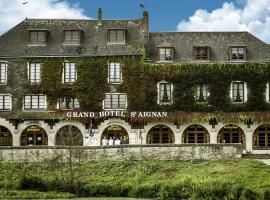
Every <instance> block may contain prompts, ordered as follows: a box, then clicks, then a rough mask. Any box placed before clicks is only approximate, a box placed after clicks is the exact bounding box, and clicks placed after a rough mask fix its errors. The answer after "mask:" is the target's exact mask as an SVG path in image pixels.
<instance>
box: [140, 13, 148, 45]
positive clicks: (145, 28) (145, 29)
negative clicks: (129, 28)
mask: <svg viewBox="0 0 270 200" xmlns="http://www.w3.org/2000/svg"><path fill="white" fill-rule="evenodd" d="M142 23H143V34H144V40H145V41H146V42H147V41H148V37H149V20H148V12H147V11H144V12H143V22H142Z"/></svg>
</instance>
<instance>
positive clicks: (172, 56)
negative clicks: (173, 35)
mask: <svg viewBox="0 0 270 200" xmlns="http://www.w3.org/2000/svg"><path fill="white" fill-rule="evenodd" d="M161 49H164V50H165V57H166V50H167V49H170V50H171V60H166V59H165V60H161V59H160V50H161ZM173 62H174V48H173V47H165V46H164V47H158V60H157V63H173Z"/></svg>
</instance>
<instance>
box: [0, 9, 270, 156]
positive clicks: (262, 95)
mask: <svg viewBox="0 0 270 200" xmlns="http://www.w3.org/2000/svg"><path fill="white" fill-rule="evenodd" d="M148 28H149V21H148V13H147V12H144V13H143V17H142V18H141V19H135V20H104V19H102V11H101V9H100V10H99V12H98V19H97V20H58V19H25V20H24V21H22V22H21V23H20V24H18V25H17V26H15V27H14V28H12V29H11V30H9V31H8V32H7V33H5V34H3V35H2V36H1V37H0V63H1V69H0V117H1V118H0V145H2V146H10V145H13V146H21V145H22V146H27V145H49V146H53V145H86V146H89V145H92V146H95V145H102V144H103V145H105V144H107V142H108V143H109V139H110V138H115V140H114V142H115V141H116V140H117V138H118V139H119V140H121V141H120V143H123V144H127V143H129V144H155V143H176V144H181V143H213V144H215V143H242V144H243V147H244V149H245V151H246V152H252V153H269V152H270V151H269V149H270V103H269V100H270V97H269V95H270V92H269V90H270V87H269V81H270V45H269V44H265V43H264V42H262V41H260V40H259V39H257V38H256V37H254V36H253V35H251V34H250V33H247V32H190V33H189V32H175V33H174V32H168V33H167V32H159V33H156V32H154V33H152V32H149V30H148ZM72 112H76V113H77V114H78V113H79V114H78V115H76V116H75V117H74V115H72V114H71V115H69V114H70V113H72ZM86 112H91V113H94V114H93V115H90V116H86V114H85V113H86ZM100 112H106V113H107V114H106V115H104V116H100V114H99V115H98V113H100ZM68 113H69V114H68ZM116 113H117V114H116ZM134 113H136V114H134Z"/></svg>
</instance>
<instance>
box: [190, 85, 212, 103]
mask: <svg viewBox="0 0 270 200" xmlns="http://www.w3.org/2000/svg"><path fill="white" fill-rule="evenodd" d="M200 85H205V86H206V97H205V101H198V99H199V98H198V97H199V96H198V95H197V87H198V86H200ZM195 89H196V91H195V96H194V98H195V101H196V103H207V100H208V97H209V96H210V92H209V85H208V84H196V88H195Z"/></svg>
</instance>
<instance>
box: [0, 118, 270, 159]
mask: <svg viewBox="0 0 270 200" xmlns="http://www.w3.org/2000/svg"><path fill="white" fill-rule="evenodd" d="M269 124H270V123H269ZM0 125H1V126H4V127H6V128H7V129H8V130H9V131H10V132H11V134H12V139H13V146H20V141H21V134H22V133H23V131H24V130H25V129H26V128H27V127H29V126H31V125H37V126H40V127H41V128H43V129H44V130H45V131H46V133H47V135H48V146H54V145H55V138H56V134H57V132H58V131H59V129H61V128H62V127H64V126H68V125H72V126H75V127H77V128H78V129H79V130H80V131H81V133H82V135H83V144H84V146H100V145H101V140H102V138H101V137H102V133H103V132H104V130H105V129H106V128H108V127H109V126H111V125H118V126H121V127H123V128H124V129H125V130H126V131H127V133H128V136H129V144H133V145H135V144H146V143H147V141H146V140H147V134H148V132H149V131H150V130H151V128H153V127H154V126H156V125H165V126H168V127H169V128H170V129H171V130H172V132H173V133H174V138H175V144H182V143H183V141H182V136H183V133H184V131H185V129H186V128H188V127H189V126H191V125H201V126H203V127H204V128H205V129H206V130H207V131H208V133H209V136H210V144H216V143H218V141H217V137H218V133H219V131H220V130H221V129H222V128H223V127H224V126H225V125H227V124H226V123H218V125H216V126H215V127H214V128H213V127H212V125H209V123H189V124H183V125H180V126H179V127H178V128H177V126H176V125H174V124H172V123H166V122H161V123H158V122H149V123H148V124H147V125H145V126H144V128H143V129H132V128H131V125H130V124H129V123H128V122H126V121H124V120H121V119H119V118H111V119H109V120H105V121H104V122H102V123H101V124H100V125H99V126H98V128H97V129H92V132H93V133H94V136H90V134H89V131H90V130H89V129H86V128H85V126H84V125H83V123H81V122H78V121H61V122H59V123H56V124H55V125H54V126H52V127H50V126H49V125H48V124H47V123H45V122H44V121H35V122H32V121H25V122H23V123H20V124H19V125H18V128H17V129H15V126H14V125H13V124H11V123H10V122H9V121H7V120H5V119H3V118H0ZM235 125H237V126H239V127H240V128H241V129H242V130H243V132H244V134H245V151H246V152H251V153H255V154H270V149H265V150H264V149H261V150H260V149H253V133H254V131H255V130H256V128H257V127H259V126H260V125H262V124H258V123H253V124H252V125H250V127H249V128H248V127H247V125H246V124H244V123H239V124H235Z"/></svg>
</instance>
